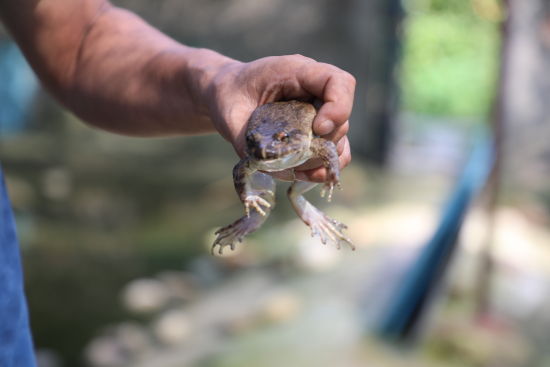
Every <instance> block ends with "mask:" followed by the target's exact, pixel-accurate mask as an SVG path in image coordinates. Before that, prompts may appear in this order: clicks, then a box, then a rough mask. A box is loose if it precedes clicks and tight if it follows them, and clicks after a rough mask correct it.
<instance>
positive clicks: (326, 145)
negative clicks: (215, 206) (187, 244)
mask: <svg viewBox="0 0 550 367" xmlns="http://www.w3.org/2000/svg"><path fill="white" fill-rule="evenodd" d="M315 115H316V109H315V107H314V106H313V105H312V104H310V103H306V102H300V101H288V102H273V103H268V104H265V105H263V106H260V107H258V108H257V109H256V110H255V111H254V112H253V113H252V115H251V116H250V119H249V121H248V126H247V131H246V156H245V157H244V158H243V159H241V161H240V162H239V163H237V165H236V166H235V167H234V169H233V181H234V184H235V190H236V191H237V194H238V195H239V198H240V199H241V201H242V202H243V204H244V206H245V212H246V215H245V216H244V217H242V218H240V219H239V220H237V221H236V222H234V223H233V224H231V225H229V226H227V227H224V228H221V229H220V230H218V231H217V232H216V234H217V235H218V237H217V238H216V240H215V241H214V244H213V246H212V251H214V249H215V247H216V246H218V245H219V246H220V248H219V253H220V254H221V253H222V251H223V248H224V247H227V246H229V247H231V249H234V246H235V242H236V241H239V242H241V241H242V238H243V237H244V236H245V235H247V234H248V233H251V232H253V231H255V230H256V229H258V228H259V227H260V226H261V225H262V224H263V222H264V221H265V219H266V218H267V216H268V215H269V213H270V211H271V209H272V208H273V206H274V204H275V200H274V189H275V183H274V181H273V178H271V176H269V175H267V174H265V173H262V171H263V172H277V171H282V170H285V169H292V168H294V167H297V166H299V165H300V164H302V163H304V162H306V161H307V160H309V159H310V158H320V159H321V160H322V161H323V164H324V166H325V167H326V169H327V172H328V175H327V181H326V182H325V188H324V190H323V192H322V195H323V194H324V192H325V190H328V199H329V200H330V198H331V196H332V190H333V188H334V186H335V185H339V176H340V168H339V162H338V154H337V152H336V146H335V145H334V143H333V142H331V141H329V140H326V139H323V138H320V137H316V136H314V135H313V132H312V122H313V119H314V118H315ZM315 186H316V184H315V183H311V182H302V181H296V180H295V181H294V183H293V184H292V186H291V187H290V188H289V190H288V197H289V199H290V201H291V203H292V206H293V208H294V210H295V211H296V213H297V214H298V216H299V217H300V218H301V219H302V221H304V223H306V224H307V225H308V226H309V227H310V228H311V230H312V235H318V236H319V237H320V238H321V241H322V242H323V243H324V244H325V243H327V242H332V243H334V244H335V245H336V246H337V247H338V248H340V243H341V242H345V243H347V244H348V245H349V246H351V247H352V249H355V248H354V246H353V244H352V243H351V241H350V240H349V239H348V238H347V237H345V236H344V234H343V233H342V230H343V229H345V228H346V227H345V225H344V224H342V223H339V222H337V221H335V220H334V219H331V218H329V217H327V216H326V215H325V214H324V213H322V212H321V211H320V210H319V209H317V208H315V207H314V206H313V205H311V203H309V202H308V201H307V200H305V198H304V197H303V194H304V193H305V192H307V191H308V190H310V189H312V188H313V187H315Z"/></svg>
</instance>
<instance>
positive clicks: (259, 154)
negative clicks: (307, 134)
mask: <svg viewBox="0 0 550 367" xmlns="http://www.w3.org/2000/svg"><path fill="white" fill-rule="evenodd" d="M248 153H249V155H250V156H252V157H254V159H255V160H258V161H266V162H267V161H278V160H281V159H284V158H285V157H287V156H291V155H293V153H296V152H295V150H292V149H288V148H286V147H281V148H280V149H273V148H271V149H270V148H259V147H253V148H252V149H249V150H248Z"/></svg>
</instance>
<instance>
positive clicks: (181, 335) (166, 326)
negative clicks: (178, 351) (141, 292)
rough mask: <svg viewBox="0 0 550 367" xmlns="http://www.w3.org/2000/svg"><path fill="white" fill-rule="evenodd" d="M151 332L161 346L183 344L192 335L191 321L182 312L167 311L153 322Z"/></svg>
mask: <svg viewBox="0 0 550 367" xmlns="http://www.w3.org/2000/svg"><path fill="white" fill-rule="evenodd" d="M153 332H154V334H155V336H156V337H157V338H158V340H159V341H160V342H161V343H163V344H166V345H178V344H183V343H185V342H186V341H187V340H188V339H189V338H190V337H191V335H192V325H191V320H190V319H189V316H188V315H187V313H186V312H185V311H183V310H180V309H176V310H171V311H167V312H165V313H164V314H162V315H161V316H160V317H159V318H158V319H157V320H156V321H155V322H154V324H153Z"/></svg>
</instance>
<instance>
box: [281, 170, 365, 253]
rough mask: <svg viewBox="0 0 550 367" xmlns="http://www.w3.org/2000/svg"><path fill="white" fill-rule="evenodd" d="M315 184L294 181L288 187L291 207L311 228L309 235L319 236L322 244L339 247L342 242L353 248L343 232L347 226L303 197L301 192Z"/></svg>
mask: <svg viewBox="0 0 550 367" xmlns="http://www.w3.org/2000/svg"><path fill="white" fill-rule="evenodd" d="M316 185H317V184H316V183H312V182H304V181H295V182H294V183H293V184H292V186H290V188H289V189H288V198H289V200H290V202H291V203H292V207H293V208H294V210H295V211H296V213H297V214H298V216H299V217H300V219H302V221H303V222H304V223H305V224H307V225H308V226H309V227H310V228H311V235H312V236H319V238H321V242H322V243H323V244H327V243H332V244H334V245H336V247H337V248H338V249H340V243H341V242H344V243H346V244H348V245H349V246H350V247H351V249H352V250H355V246H354V245H353V243H351V240H350V239H349V238H347V237H346V236H345V235H344V233H343V230H344V229H346V228H347V227H346V225H345V224H343V223H340V222H338V221H336V220H335V219H332V218H330V217H328V216H327V215H325V214H324V213H323V212H322V211H320V210H319V209H317V208H316V207H314V206H313V205H312V204H311V203H310V202H309V201H307V200H306V199H305V198H304V196H303V194H304V193H306V192H307V191H309V190H311V189H312V188H313V187H315V186H316Z"/></svg>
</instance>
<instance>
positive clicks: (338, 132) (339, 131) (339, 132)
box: [323, 121, 349, 144]
mask: <svg viewBox="0 0 550 367" xmlns="http://www.w3.org/2000/svg"><path fill="white" fill-rule="evenodd" d="M348 131H349V121H346V122H344V123H343V124H342V125H340V126H336V128H335V129H334V130H332V132H331V133H329V134H327V135H323V138H325V139H328V140H332V141H333V142H334V143H335V144H338V142H340V141H341V140H342V138H343V137H344V136H346V134H347V133H348Z"/></svg>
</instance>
